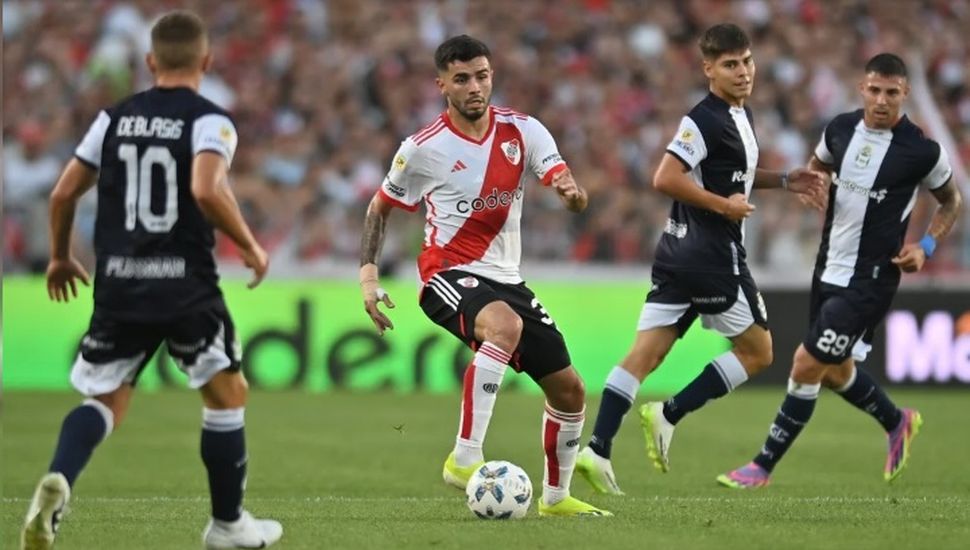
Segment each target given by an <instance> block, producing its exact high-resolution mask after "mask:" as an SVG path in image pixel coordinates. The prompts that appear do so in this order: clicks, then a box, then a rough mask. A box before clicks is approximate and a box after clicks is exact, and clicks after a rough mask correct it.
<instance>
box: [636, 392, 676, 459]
mask: <svg viewBox="0 0 970 550" xmlns="http://www.w3.org/2000/svg"><path fill="white" fill-rule="evenodd" d="M640 425H641V426H643V435H644V437H645V438H646V440H647V456H648V457H649V458H650V461H651V462H653V465H654V466H655V467H656V468H657V469H659V470H660V471H661V472H668V471H670V461H669V460H668V458H667V452H668V451H669V450H670V440H671V439H673V437H674V425H673V424H671V423H670V422H669V421H668V420H667V418H666V417H665V416H664V405H663V403H661V402H659V401H652V402H650V403H646V404H644V405H643V406H641V407H640Z"/></svg>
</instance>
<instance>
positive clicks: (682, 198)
mask: <svg viewBox="0 0 970 550" xmlns="http://www.w3.org/2000/svg"><path fill="white" fill-rule="evenodd" d="M688 173H689V171H688V168H687V166H686V165H685V164H684V162H683V161H682V160H680V159H679V158H677V157H676V156H674V155H673V154H671V153H669V152H667V153H664V156H663V158H662V159H661V160H660V166H658V167H657V172H656V173H655V174H654V176H653V188H654V189H656V190H657V191H660V192H661V193H663V194H664V195H667V196H668V197H671V198H673V199H674V200H677V201H679V202H682V203H684V204H689V205H691V206H696V207H697V208H703V209H705V210H710V211H711V212H715V213H717V214H720V215H721V216H724V217H725V218H727V219H729V220H731V221H735V222H736V221H741V220H743V219H744V218H747V217H748V216H750V215H751V213H752V212H754V205H753V204H750V203H748V200H747V198H746V197H745V196H744V194H743V193H737V194H734V195H731V196H730V197H722V196H720V195H718V194H717V193H711V192H710V191H708V190H706V189H704V188H702V187H701V186H699V185H697V183H695V182H694V180H693V179H692V178H691V177H690V176H689V175H688Z"/></svg>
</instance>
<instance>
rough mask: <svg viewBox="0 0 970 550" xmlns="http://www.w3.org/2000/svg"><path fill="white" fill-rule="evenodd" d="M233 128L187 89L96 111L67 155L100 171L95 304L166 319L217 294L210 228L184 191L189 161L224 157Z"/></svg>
mask: <svg viewBox="0 0 970 550" xmlns="http://www.w3.org/2000/svg"><path fill="white" fill-rule="evenodd" d="M236 142H237V136H236V128H235V126H234V125H233V123H232V121H231V120H230V118H229V116H228V114H227V113H226V112H225V111H223V110H222V109H221V108H219V107H217V106H216V105H215V104H214V103H212V102H210V101H209V100H207V99H205V98H203V97H202V96H200V95H199V94H197V93H195V92H194V91H192V90H191V89H189V88H151V89H149V90H147V91H144V92H141V93H138V94H135V95H133V96H131V97H129V98H127V99H125V100H123V101H121V102H120V103H118V104H117V105H115V106H114V107H111V108H109V109H105V110H103V111H101V112H100V113H99V114H98V117H97V119H96V120H95V121H94V123H93V124H92V125H91V128H90V129H89V130H88V132H87V134H86V135H85V136H84V138H83V140H82V141H81V143H80V144H79V145H78V147H77V149H76V150H75V152H74V155H75V157H77V159H78V160H80V161H81V162H83V163H84V164H87V165H88V166H90V167H92V168H94V169H95V170H98V171H99V174H98V183H97V186H98V213H97V220H96V222H95V233H94V248H95V253H96V255H97V266H96V272H95V278H94V303H95V307H96V308H99V309H101V310H103V311H105V312H107V313H110V314H112V315H114V316H117V317H121V318H130V319H133V320H140V321H153V320H165V319H169V318H172V317H174V316H176V315H179V314H184V313H188V312H191V311H193V310H195V309H201V308H204V307H208V306H209V305H211V304H213V303H214V302H217V301H219V300H221V299H222V294H221V292H220V291H219V286H218V281H219V276H218V274H217V273H216V264H215V260H214V258H213V255H212V248H213V245H214V244H215V239H214V235H213V229H212V226H211V225H210V224H209V222H208V221H206V219H205V218H204V217H203V215H202V211H201V210H199V207H198V205H197V204H196V202H195V198H194V197H193V195H192V161H193V159H194V158H195V155H196V154H198V153H200V152H202V151H212V152H215V153H218V154H220V155H222V156H224V157H225V159H226V162H228V163H231V162H232V158H233V155H234V154H235V150H236Z"/></svg>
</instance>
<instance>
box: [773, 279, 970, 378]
mask: <svg viewBox="0 0 970 550" xmlns="http://www.w3.org/2000/svg"><path fill="white" fill-rule="evenodd" d="M764 297H765V302H766V303H767V305H768V315H769V317H768V321H769V323H770V325H771V330H772V337H773V340H774V347H775V363H774V365H772V367H771V368H770V369H768V370H767V371H765V372H764V373H762V374H761V375H759V377H758V378H757V379H756V380H758V381H759V382H763V383H784V382H786V380H787V378H788V370H789V367H790V364H791V358H792V355H793V353H794V351H795V348H796V347H797V346H798V345H799V344H800V343H801V341H802V339H803V338H804V337H805V331H806V327H807V325H808V291H807V290H775V291H767V292H764ZM860 364H861V365H862V366H863V368H865V369H866V370H867V371H868V372H869V373H871V374H872V375H873V376H874V377H876V378H877V380H879V381H881V382H882V383H889V384H906V385H955V386H958V385H964V386H966V385H970V291H966V290H953V289H947V290H946V291H942V290H932V289H907V288H903V289H901V290H900V291H899V294H897V295H896V299H895V300H894V301H893V305H892V307H891V308H890V310H889V314H888V315H887V316H886V320H885V322H884V323H883V324H882V326H880V327H879V328H878V329H877V330H876V337H875V340H874V341H873V347H872V351H871V352H870V353H869V357H868V358H867V359H866V361H865V362H864V363H860Z"/></svg>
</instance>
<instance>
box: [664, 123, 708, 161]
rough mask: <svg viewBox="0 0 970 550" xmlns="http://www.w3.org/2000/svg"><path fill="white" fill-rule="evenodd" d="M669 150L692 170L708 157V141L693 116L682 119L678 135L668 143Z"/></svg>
mask: <svg viewBox="0 0 970 550" xmlns="http://www.w3.org/2000/svg"><path fill="white" fill-rule="evenodd" d="M667 152H668V153H670V154H672V155H674V156H675V157H677V158H678V159H680V161H681V162H682V163H684V165H685V166H686V167H687V168H689V169H690V170H693V169H694V168H696V167H697V165H698V164H700V163H701V161H702V160H704V159H705V158H707V141H706V140H705V139H704V133H703V132H701V129H700V127H699V126H698V125H697V122H695V121H694V119H693V118H691V117H690V116H685V117H684V118H683V119H681V121H680V127H679V128H677V135H676V136H675V137H674V139H673V140H671V142H670V144H669V145H667Z"/></svg>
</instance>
